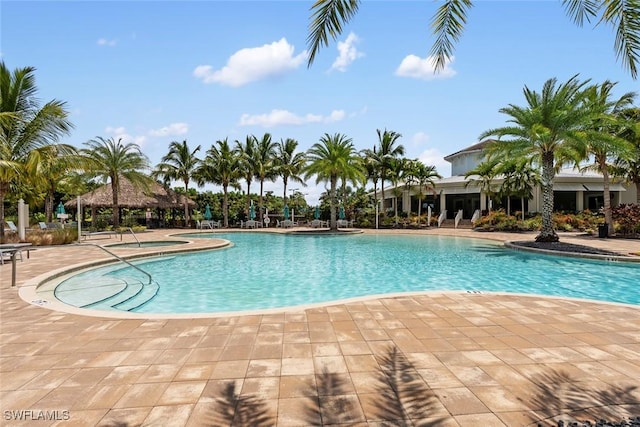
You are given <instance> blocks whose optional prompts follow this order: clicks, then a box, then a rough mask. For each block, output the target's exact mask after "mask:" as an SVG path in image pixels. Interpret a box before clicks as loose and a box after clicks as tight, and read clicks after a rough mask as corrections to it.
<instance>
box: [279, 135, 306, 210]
mask: <svg viewBox="0 0 640 427" xmlns="http://www.w3.org/2000/svg"><path fill="white" fill-rule="evenodd" d="M297 147H298V141H296V140H295V139H291V138H287V139H286V140H284V141H283V140H280V142H279V143H278V144H276V156H275V166H276V168H277V172H278V174H280V176H281V177H282V182H283V183H284V190H283V197H282V200H284V205H285V206H286V205H287V184H288V182H289V180H291V181H293V182H297V183H299V184H302V185H306V184H305V183H304V179H302V170H303V169H304V167H305V165H306V163H307V158H306V156H305V154H304V153H295V154H294V152H295V151H296V148H297Z"/></svg>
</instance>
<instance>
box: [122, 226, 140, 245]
mask: <svg viewBox="0 0 640 427" xmlns="http://www.w3.org/2000/svg"><path fill="white" fill-rule="evenodd" d="M127 230H129V232H130V233H131V235H132V236H133V238H134V239H135V240H136V242H138V247H140V246H142V245H141V244H140V240H138V236H136V233H134V232H133V229H132V228H131V227H127ZM120 240H122V234H120Z"/></svg>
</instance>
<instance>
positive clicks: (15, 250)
mask: <svg viewBox="0 0 640 427" xmlns="http://www.w3.org/2000/svg"><path fill="white" fill-rule="evenodd" d="M29 246H31V243H4V244H0V260H2V261H1V262H0V263H1V264H4V256H5V254H9V256H10V257H11V287H14V286H16V260H17V259H18V256H19V257H20V260H21V261H22V251H23V250H26V251H27V259H28V258H29V249H26V248H28V247H29Z"/></svg>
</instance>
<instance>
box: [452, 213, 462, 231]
mask: <svg viewBox="0 0 640 427" xmlns="http://www.w3.org/2000/svg"><path fill="white" fill-rule="evenodd" d="M461 219H462V209H460V210H459V211H458V213H457V214H456V220H455V224H454V226H453V228H458V223H459V222H460V220H461Z"/></svg>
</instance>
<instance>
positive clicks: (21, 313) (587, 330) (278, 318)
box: [0, 230, 640, 426]
mask: <svg viewBox="0 0 640 427" xmlns="http://www.w3.org/2000/svg"><path fill="white" fill-rule="evenodd" d="M174 232H175V230H174ZM443 232H444V233H451V231H441V230H431V231H425V232H423V233H425V234H435V233H443ZM454 233H456V234H458V235H470V236H474V237H491V238H494V239H498V240H507V239H514V236H513V235H508V234H500V233H491V235H490V236H489V235H487V236H485V235H482V236H478V235H477V234H473V233H472V232H467V231H462V230H459V231H454ZM166 234H171V232H170V231H167V230H162V231H155V232H152V233H144V234H142V235H141V237H142V238H144V239H147V240H155V239H158V238H159V237H160V236H164V235H166ZM522 238H523V236H522V235H517V236H516V240H522ZM526 238H533V235H529V236H528V237H526ZM562 239H563V240H565V241H571V242H575V243H580V244H589V245H593V246H598V247H602V248H605V249H608V250H615V251H619V252H621V253H629V252H634V251H635V252H640V242H639V241H637V240H636V241H620V240H618V239H585V238H581V237H579V236H569V235H567V236H564V235H563V236H562ZM97 243H109V242H108V241H97ZM207 244H210V242H208V243H207V242H198V243H194V244H192V246H194V247H198V248H203V247H204V246H206V245H207ZM145 250H146V251H153V250H156V251H157V250H158V249H157V248H156V249H144V250H143V251H145ZM127 251H128V252H127ZM166 251H169V250H165V252H166ZM117 253H118V254H127V253H129V254H130V253H131V250H125V249H120V250H118V252H117ZM102 258H105V254H103V253H101V252H100V251H99V250H97V249H91V250H90V249H88V248H87V247H78V246H65V247H56V248H38V249H37V250H35V251H33V252H32V253H31V256H30V259H28V260H27V259H26V257H25V259H24V261H23V262H18V270H17V272H18V286H19V287H21V286H26V285H29V284H30V283H31V282H30V281H33V278H34V277H37V276H40V275H42V274H44V273H47V272H49V271H51V270H53V269H56V268H59V267H62V266H65V265H73V264H78V263H81V262H87V261H91V260H97V259H102ZM10 273H11V266H10V264H5V265H3V266H0V275H1V283H2V284H1V286H0V298H1V300H0V410H1V411H2V422H1V424H2V425H11V426H14V425H16V426H20V425H24V426H34V425H35V426H49V425H64V426H67V425H69V426H71V425H75V426H93V425H100V426H134V425H145V426H147V425H149V426H152V425H157V426H184V425H187V426H200V425H215V426H218V425H238V426H271V425H277V426H310V425H349V426H366V425H370V426H382V425H442V426H526V425H538V423H540V425H556V424H557V423H556V422H554V420H557V419H563V420H571V419H574V418H578V419H580V417H587V418H589V419H592V420H593V419H599V418H608V419H616V420H618V419H621V418H623V417H630V416H640V307H638V306H625V305H621V304H607V303H597V302H588V301H579V300H570V299H563V298H550V297H543V296H523V295H508V294H475V293H464V292H430V293H424V294H407V295H403V296H399V297H395V298H377V299H365V300H361V301H356V302H349V303H334V304H327V305H325V306H322V307H313V308H308V309H302V308H299V309H289V310H282V311H280V312H274V311H269V312H268V313H262V314H260V313H250V314H246V315H238V316H211V317H199V318H175V319H169V318H166V317H164V318H163V317H162V316H149V317H148V318H129V319H127V318H106V317H96V316H84V315H79V314H74V313H65V312H59V311H52V310H49V309H48V308H45V307H40V306H38V305H36V304H29V303H27V302H25V301H23V300H22V299H21V298H20V297H19V296H18V291H17V289H16V288H11V287H10ZM638 282H639V283H640V277H639V278H638ZM20 416H22V417H23V418H24V417H27V418H28V419H26V420H24V419H23V420H22V421H20V420H18V419H17V418H18V417H20ZM38 417H41V418H57V419H53V420H51V419H49V420H43V419H38V420H37V421H34V419H36V418H38Z"/></svg>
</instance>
